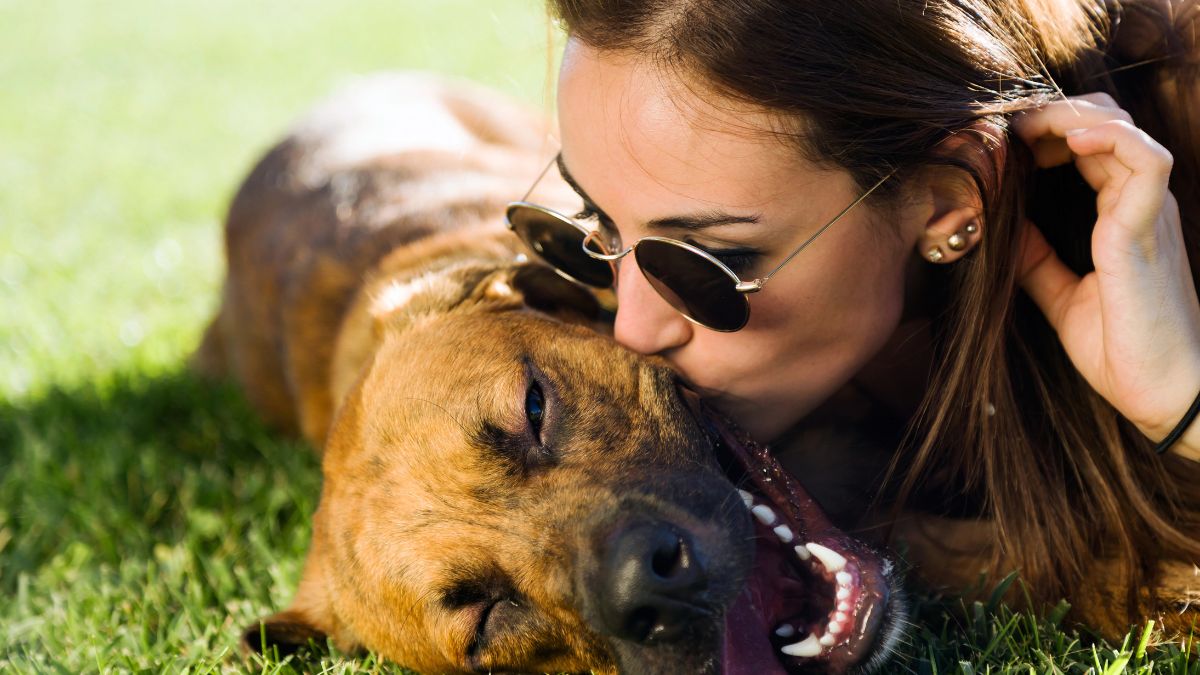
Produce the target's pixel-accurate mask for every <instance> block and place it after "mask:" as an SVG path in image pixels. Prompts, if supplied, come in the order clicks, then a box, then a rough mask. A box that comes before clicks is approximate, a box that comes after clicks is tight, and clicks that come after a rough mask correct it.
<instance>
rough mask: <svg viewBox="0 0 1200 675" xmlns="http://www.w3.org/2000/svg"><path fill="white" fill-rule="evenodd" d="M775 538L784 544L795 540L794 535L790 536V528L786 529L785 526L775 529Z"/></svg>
mask: <svg viewBox="0 0 1200 675" xmlns="http://www.w3.org/2000/svg"><path fill="white" fill-rule="evenodd" d="M775 536H776V537H779V540H780V541H782V542H783V543H785V544H790V543H792V540H793V539H795V538H796V537H795V535H793V534H792V528H790V527H788V526H787V525H780V526H779V527H776V528H775Z"/></svg>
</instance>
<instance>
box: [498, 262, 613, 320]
mask: <svg viewBox="0 0 1200 675" xmlns="http://www.w3.org/2000/svg"><path fill="white" fill-rule="evenodd" d="M480 291H481V294H482V299H483V300H486V301H494V302H499V303H501V304H502V305H504V306H506V307H516V306H520V305H524V306H526V307H530V308H532V309H536V310H538V311H540V312H545V313H547V314H551V315H554V316H557V317H559V318H563V319H565V320H576V321H578V320H583V321H585V322H592V321H597V320H599V319H602V318H603V316H602V315H603V310H602V308H601V306H600V303H599V302H598V301H597V300H596V296H595V295H593V294H592V293H591V292H590V291H589V290H588V289H587V288H585V287H583V286H581V285H579V284H577V283H575V282H573V281H570V280H568V279H566V278H564V277H563V276H562V275H560V274H559V273H557V272H555V271H554V270H553V269H552V268H550V267H547V266H546V265H542V264H540V263H522V264H520V265H515V266H513V267H511V268H508V269H505V270H501V271H500V272H497V273H496V274H493V275H491V277H489V278H488V279H487V280H485V283H483V284H481V287H480Z"/></svg>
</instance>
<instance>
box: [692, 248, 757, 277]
mask: <svg viewBox="0 0 1200 675" xmlns="http://www.w3.org/2000/svg"><path fill="white" fill-rule="evenodd" d="M688 243H690V244H692V246H695V247H696V248H698V249H700V250H701V251H704V252H705V253H707V254H709V255H711V256H712V257H714V258H716V259H717V260H720V261H721V262H722V263H724V264H725V266H726V267H728V268H729V269H731V270H733V271H734V272H735V273H737V274H739V275H740V274H744V273H747V272H749V271H750V270H752V269H754V266H755V264H757V263H758V261H759V258H760V257H761V254H760V253H759V252H758V251H755V250H754V249H750V248H731V249H724V250H722V249H712V248H709V247H707V246H700V245H699V244H696V243H693V242H688Z"/></svg>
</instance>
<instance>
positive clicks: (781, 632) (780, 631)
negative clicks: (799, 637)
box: [775, 623, 796, 638]
mask: <svg viewBox="0 0 1200 675" xmlns="http://www.w3.org/2000/svg"><path fill="white" fill-rule="evenodd" d="M775 634H776V635H778V636H779V637H781V638H790V637H792V636H793V635H795V634H796V628H795V627H794V626H792V624H790V623H783V624H780V625H779V628H776V629H775Z"/></svg>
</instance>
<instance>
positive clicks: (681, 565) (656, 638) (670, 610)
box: [596, 522, 711, 643]
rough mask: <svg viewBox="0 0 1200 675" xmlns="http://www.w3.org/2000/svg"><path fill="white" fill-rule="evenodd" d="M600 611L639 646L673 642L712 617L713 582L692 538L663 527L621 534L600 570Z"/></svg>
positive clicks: (641, 527)
mask: <svg viewBox="0 0 1200 675" xmlns="http://www.w3.org/2000/svg"><path fill="white" fill-rule="evenodd" d="M600 575H601V576H600V579H599V581H600V588H599V589H598V591H599V593H598V594H597V595H598V597H597V598H596V599H597V602H598V607H599V609H600V612H601V615H602V616H601V618H602V620H603V622H604V624H605V627H607V628H608V630H609V631H611V633H612V634H614V635H616V636H617V637H620V638H623V639H626V640H632V641H635V642H639V643H645V642H669V641H672V640H675V639H679V638H680V637H681V636H682V635H684V634H686V633H688V632H689V631H688V628H689V627H691V626H693V625H694V624H695V623H697V622H698V621H701V620H705V619H707V618H711V617H710V616H709V612H708V610H706V609H705V604H704V598H705V592H706V590H707V578H706V577H705V573H704V569H703V566H702V565H700V564H699V560H698V559H697V557H696V555H695V553H694V551H693V544H692V540H691V537H690V536H689V535H688V534H687V533H686V532H680V531H678V530H677V529H676V528H675V527H673V526H671V525H669V524H666V523H662V522H657V523H640V524H637V525H633V526H629V527H625V528H622V529H620V530H618V531H617V532H616V533H615V534H614V535H613V536H612V537H610V539H609V541H608V546H607V550H606V551H605V554H604V557H603V563H602V566H601V569H600Z"/></svg>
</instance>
